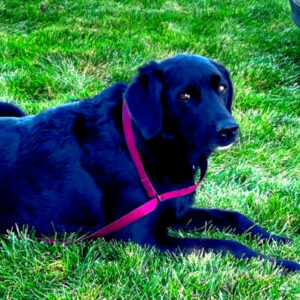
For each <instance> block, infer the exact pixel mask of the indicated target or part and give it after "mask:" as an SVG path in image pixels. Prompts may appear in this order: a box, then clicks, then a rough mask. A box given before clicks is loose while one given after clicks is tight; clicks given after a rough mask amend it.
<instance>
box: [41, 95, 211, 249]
mask: <svg viewBox="0 0 300 300" xmlns="http://www.w3.org/2000/svg"><path fill="white" fill-rule="evenodd" d="M122 120H123V130H124V135H125V140H126V143H127V147H128V150H129V153H130V155H131V158H132V160H133V162H134V165H135V167H136V170H137V172H138V174H139V177H140V180H141V183H142V185H143V187H144V189H145V191H146V193H147V195H148V197H149V199H150V200H148V201H147V202H146V203H144V204H142V205H141V206H139V207H137V208H136V209H134V210H132V211H131V212H129V213H128V214H126V215H124V216H123V217H121V218H119V219H117V220H116V221H114V222H112V223H110V224H108V225H106V226H104V227H103V228H101V229H99V230H98V231H96V232H94V233H92V234H89V235H87V236H84V237H82V238H79V239H78V242H83V241H86V240H89V239H95V238H98V237H104V236H106V235H108V234H110V233H113V232H115V231H118V230H120V229H122V228H124V227H126V226H128V225H130V224H132V223H134V222H136V221H138V220H139V219H141V218H143V217H145V216H146V215H148V214H150V213H151V212H153V211H154V210H155V209H156V208H157V206H158V205H159V203H160V202H164V201H166V200H169V199H172V198H177V197H182V196H185V195H188V194H190V193H192V192H194V191H195V190H196V188H197V187H198V186H199V184H200V183H201V182H202V181H203V179H204V177H205V175H206V171H207V160H206V159H205V160H204V161H203V162H202V165H201V166H200V169H201V175H200V179H199V181H198V183H196V184H194V185H192V186H189V187H187V188H182V189H179V190H175V191H171V192H167V193H163V194H160V195H159V194H158V193H157V192H156V190H155V189H154V187H153V185H152V183H151V181H150V180H149V178H148V176H147V174H146V172H145V169H144V166H143V163H142V160H141V157H140V155H139V152H138V149H137V147H136V144H135V139H134V133H133V129H132V122H131V116H130V112H129V109H128V106H127V103H126V101H125V100H124V101H123V112H122ZM40 240H42V241H44V242H47V243H50V244H53V243H55V241H53V240H50V239H47V238H42V239H40Z"/></svg>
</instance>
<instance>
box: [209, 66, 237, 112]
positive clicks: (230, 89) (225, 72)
mask: <svg viewBox="0 0 300 300" xmlns="http://www.w3.org/2000/svg"><path fill="white" fill-rule="evenodd" d="M212 63H213V64H214V65H215V66H216V67H217V68H218V70H219V71H220V72H221V73H222V74H223V75H224V77H225V78H226V80H227V82H228V87H227V88H228V95H227V104H226V107H227V109H228V111H229V112H230V113H231V108H232V99H233V85H232V81H231V78H230V73H229V71H228V70H227V69H226V68H225V67H224V66H223V65H221V64H219V63H216V62H215V61H212Z"/></svg>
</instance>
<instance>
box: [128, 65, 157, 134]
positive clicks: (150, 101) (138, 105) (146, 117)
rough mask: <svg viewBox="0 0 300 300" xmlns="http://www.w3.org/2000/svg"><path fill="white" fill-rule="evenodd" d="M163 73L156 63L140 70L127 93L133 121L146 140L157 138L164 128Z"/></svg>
mask: <svg viewBox="0 0 300 300" xmlns="http://www.w3.org/2000/svg"><path fill="white" fill-rule="evenodd" d="M162 78H163V71H162V70H161V69H160V67H159V65H158V64H157V63H156V62H151V63H149V64H148V65H146V66H144V67H142V68H140V69H139V74H138V76H137V77H136V78H135V80H134V81H133V83H132V84H131V85H130V86H129V87H128V89H127V90H126V91H125V94H124V97H125V99H126V102H127V105H128V108H129V110H130V113H131V116H132V118H133V121H134V122H135V124H136V125H137V127H138V128H139V130H140V132H141V133H142V135H143V137H144V138H145V139H147V140H148V139H151V138H153V137H155V136H156V135H157V134H158V133H159V132H160V131H161V126H162V104H161V94H162Z"/></svg>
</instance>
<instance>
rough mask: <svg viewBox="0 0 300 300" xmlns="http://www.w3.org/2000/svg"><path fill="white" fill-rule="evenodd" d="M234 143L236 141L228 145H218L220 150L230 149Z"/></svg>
mask: <svg viewBox="0 0 300 300" xmlns="http://www.w3.org/2000/svg"><path fill="white" fill-rule="evenodd" d="M233 144H234V143H231V144H229V145H227V146H217V150H220V151H223V150H228V149H230V148H231V147H232V145H233Z"/></svg>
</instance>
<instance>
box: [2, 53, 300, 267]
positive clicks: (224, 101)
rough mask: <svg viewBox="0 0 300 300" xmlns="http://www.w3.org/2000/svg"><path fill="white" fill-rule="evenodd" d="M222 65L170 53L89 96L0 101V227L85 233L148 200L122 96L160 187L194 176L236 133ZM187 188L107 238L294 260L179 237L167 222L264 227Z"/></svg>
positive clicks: (253, 230) (239, 229)
mask: <svg viewBox="0 0 300 300" xmlns="http://www.w3.org/2000/svg"><path fill="white" fill-rule="evenodd" d="M232 98H233V88H232V83H231V79H230V75H229V73H228V71H227V70H226V69H225V68H224V67H223V66H221V65H219V64H217V63H215V62H213V61H211V60H209V59H207V58H203V57H199V56H192V55H177V56H175V57H172V58H169V59H166V60H163V61H161V62H158V63H156V62H151V63H149V64H148V65H146V66H144V67H142V68H141V69H140V70H139V73H138V74H137V76H136V77H135V79H134V80H133V81H132V82H131V83H130V84H129V85H126V84H116V85H114V86H112V87H109V88H107V89H106V90H104V91H103V92H102V93H101V94H99V95H97V96H96V97H94V98H92V99H86V100H83V101H79V102H72V103H70V104H67V105H63V106H59V107H56V108H54V109H49V110H47V111H46V112H43V113H40V114H38V115H36V116H24V115H23V113H22V111H21V110H19V109H18V108H17V107H14V106H12V105H9V104H3V103H2V104H1V105H0V111H1V115H2V116H6V117H1V118H0V149H1V156H0V232H1V233H4V232H5V231H6V230H7V229H11V228H13V227H14V226H15V225H16V224H17V225H18V226H23V225H28V226H29V227H30V228H34V229H35V230H36V232H37V234H38V235H49V234H53V233H54V232H79V233H85V234H86V233H90V232H93V231H95V230H98V229H99V228H102V227H103V226H105V225H107V224H109V223H111V222H113V221H115V220H117V219H119V218H121V217H122V216H124V215H125V214H127V213H128V212H130V211H132V210H134V209H135V208H137V207H138V206H140V205H141V204H143V203H145V202H147V200H148V198H147V194H146V192H145V190H144V188H143V185H142V184H141V182H140V178H139V175H138V173H137V170H136V168H135V165H134V163H133V161H132V158H131V156H130V154H129V152H128V148H127V145H126V142H125V138H124V133H123V127H122V106H123V101H124V99H126V103H127V106H128V108H129V111H130V114H131V117H132V120H133V132H134V137H135V143H136V144H137V148H138V151H139V153H140V156H141V159H142V163H143V166H144V168H145V170H146V172H147V174H148V176H149V178H150V180H151V182H152V184H153V186H154V188H155V189H156V191H157V192H158V193H159V194H161V193H165V192H167V191H173V190H178V189H181V188H184V187H186V186H190V185H193V184H194V177H195V175H196V173H197V172H198V169H199V166H201V165H203V163H204V162H206V160H207V158H208V156H209V155H210V154H211V153H212V152H213V151H214V150H215V149H216V148H218V147H226V146H229V145H231V144H232V143H233V142H234V141H235V139H236V137H237V135H238V125H237V123H236V122H235V120H234V118H233V117H232V113H231V105H232ZM192 203H193V195H192V194H189V195H185V196H183V197H178V198H175V199H170V200H168V201H165V202H163V203H160V204H159V205H158V207H157V209H156V210H154V211H153V212H152V213H150V214H148V215H147V216H145V217H143V218H140V219H139V220H138V221H136V222H134V223H132V224H130V225H128V226H126V227H123V228H121V229H120V230H118V231H115V232H112V233H110V234H108V235H107V236H106V239H117V240H123V241H133V242H135V243H138V244H140V245H150V246H155V247H157V248H158V249H161V250H162V251H169V252H171V253H178V252H180V253H185V254H189V253H191V252H198V253H202V252H203V251H214V252H221V253H222V254H226V253H228V252H229V253H231V254H232V255H234V256H235V257H236V258H245V259H250V258H253V257H258V258H264V259H266V260H269V261H272V262H274V263H276V264H277V265H280V266H283V267H284V268H286V269H287V270H289V271H299V270H300V265H299V264H297V263H296V262H291V261H286V260H278V259H271V258H268V257H266V256H264V255H262V254H259V253H256V252H254V251H253V250H251V249H249V248H247V247H245V246H244V245H242V244H240V243H238V242H235V241H230V240H217V239H190V238H189V239H188V238H177V237H173V236H170V235H169V234H168V230H169V228H177V229H178V228H183V229H199V230H201V229H203V228H204V227H205V224H207V223H211V224H213V225H214V226H215V227H216V228H218V229H219V230H223V229H227V228H230V229H231V230H232V232H234V233H236V234H243V233H248V234H249V235H252V236H257V237H258V238H260V239H266V240H275V241H279V242H287V241H289V240H288V239H287V238H284V237H280V236H277V235H271V234H270V233H268V232H266V231H265V230H264V229H262V228H261V227H259V226H258V225H255V224H254V223H253V222H252V221H250V220H249V219H248V218H247V217H245V216H243V215H242V214H240V213H238V212H234V211H224V210H220V209H201V208H193V207H192Z"/></svg>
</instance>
